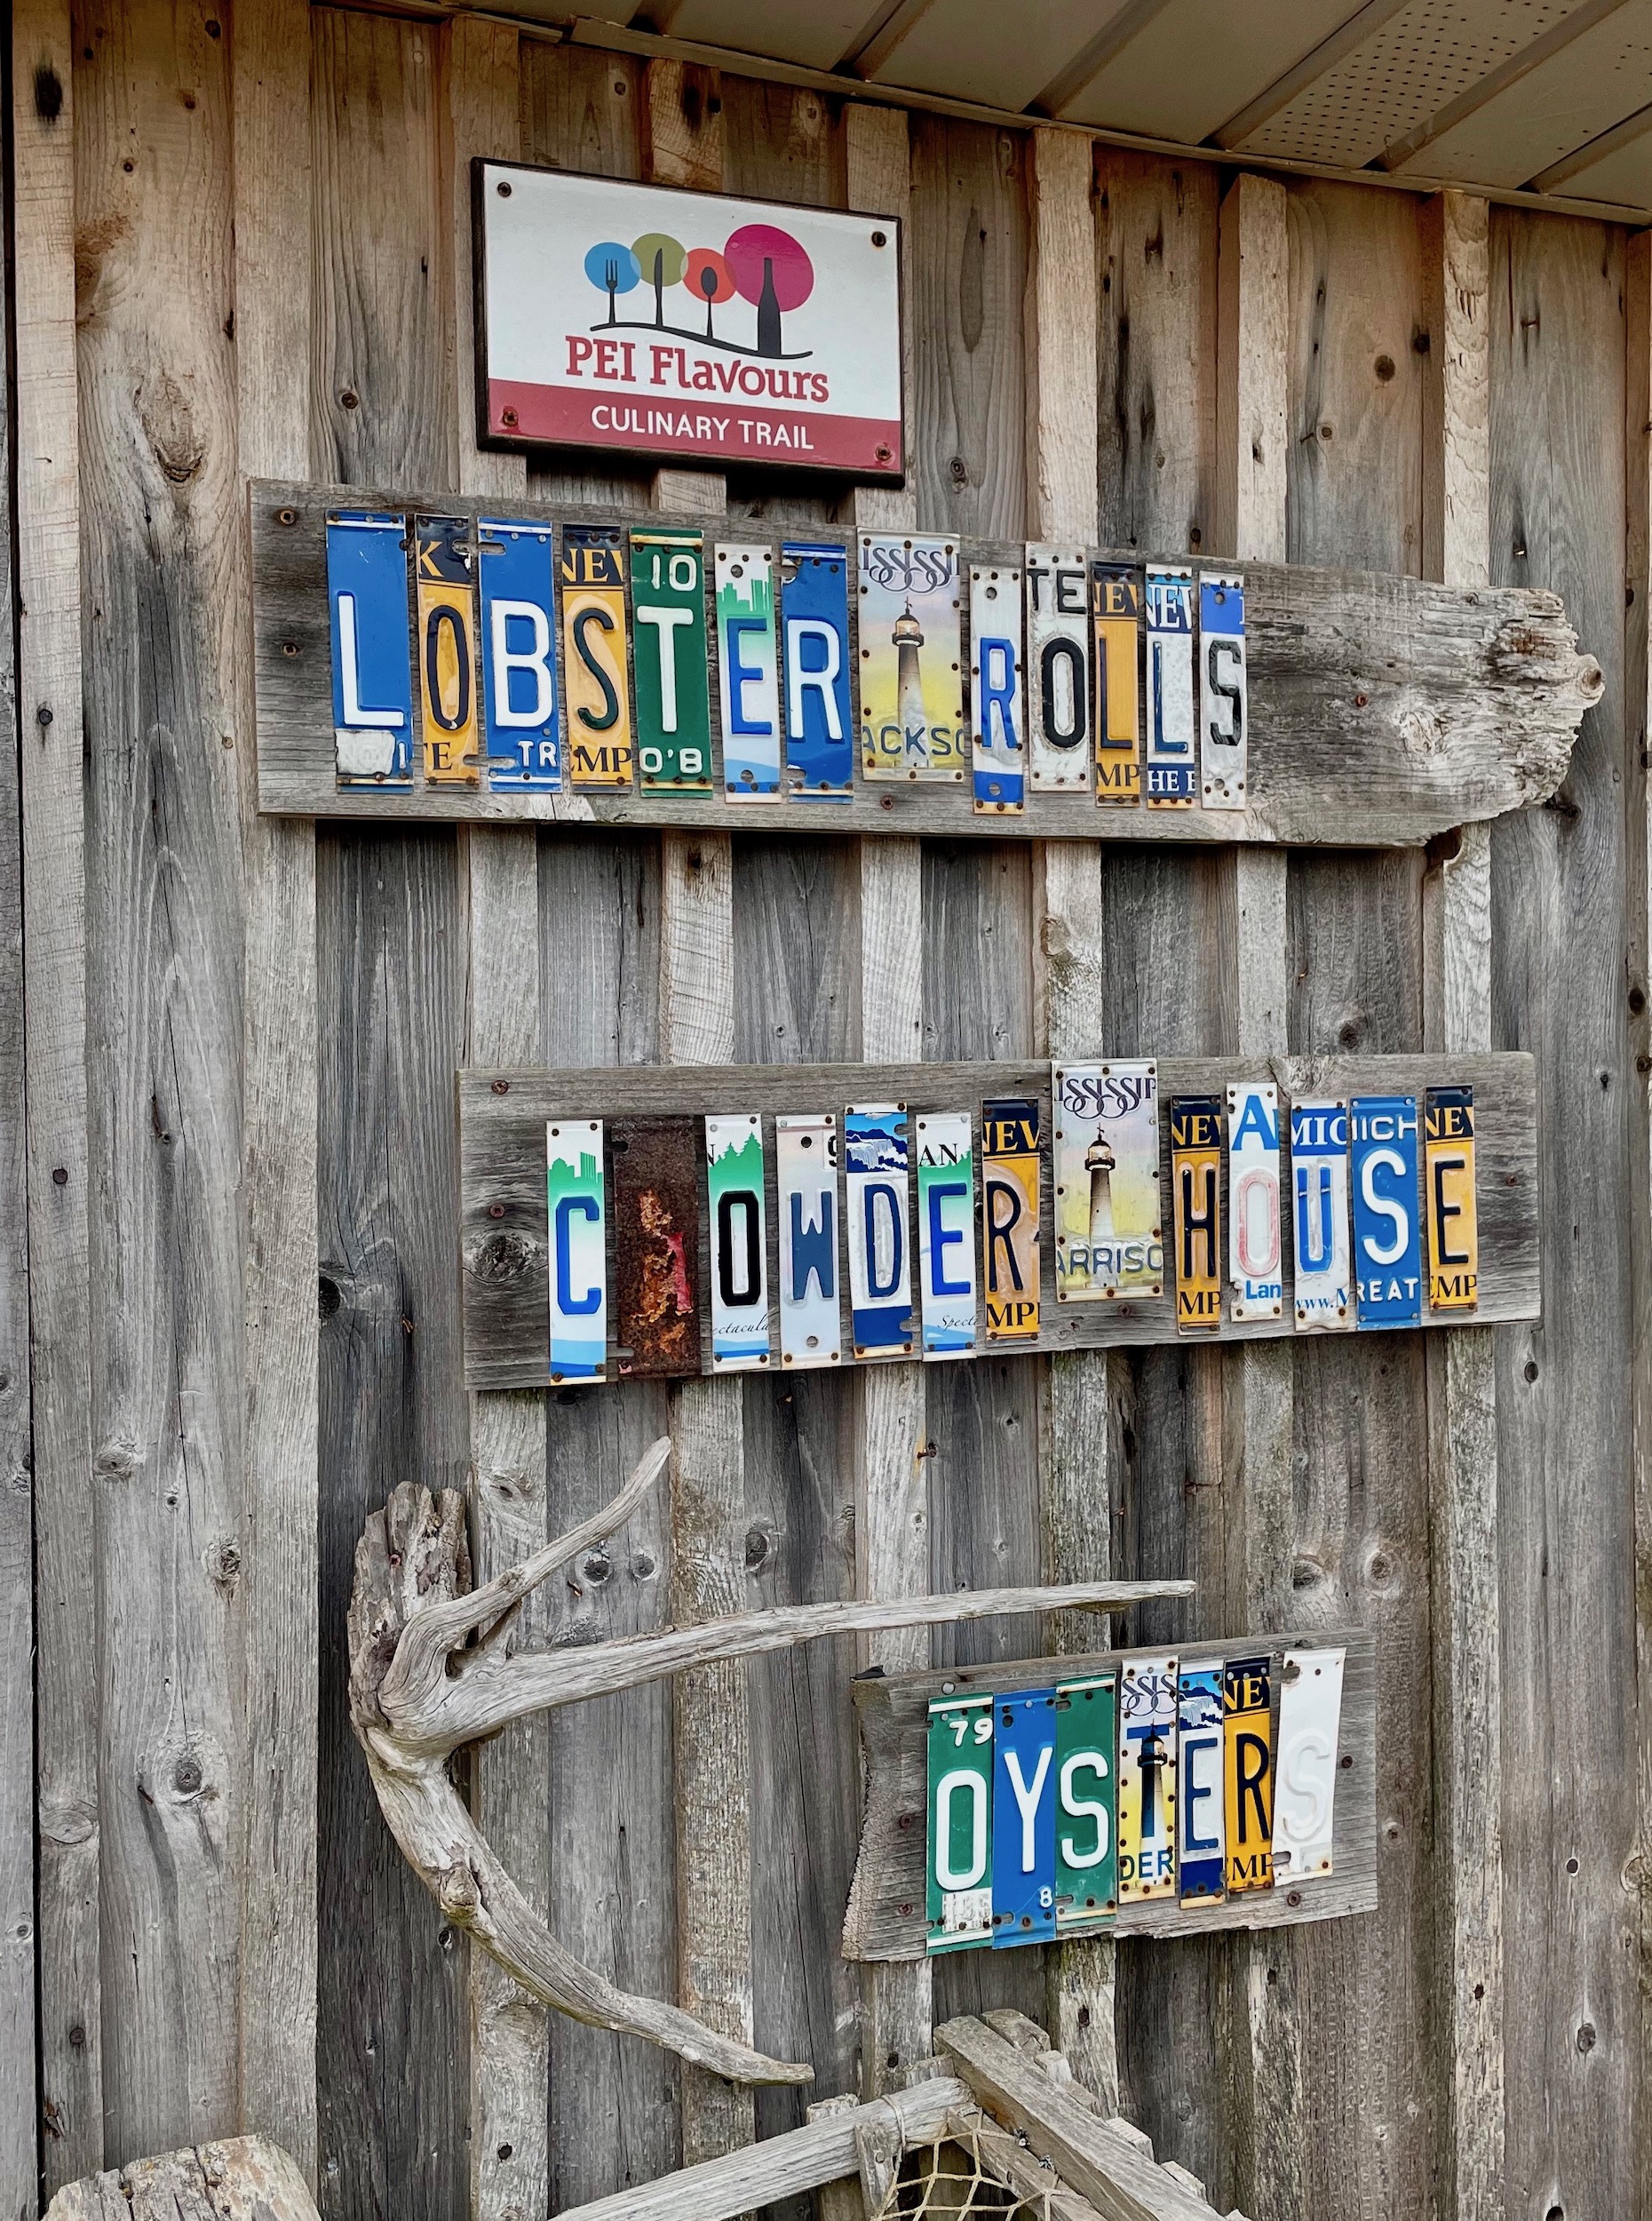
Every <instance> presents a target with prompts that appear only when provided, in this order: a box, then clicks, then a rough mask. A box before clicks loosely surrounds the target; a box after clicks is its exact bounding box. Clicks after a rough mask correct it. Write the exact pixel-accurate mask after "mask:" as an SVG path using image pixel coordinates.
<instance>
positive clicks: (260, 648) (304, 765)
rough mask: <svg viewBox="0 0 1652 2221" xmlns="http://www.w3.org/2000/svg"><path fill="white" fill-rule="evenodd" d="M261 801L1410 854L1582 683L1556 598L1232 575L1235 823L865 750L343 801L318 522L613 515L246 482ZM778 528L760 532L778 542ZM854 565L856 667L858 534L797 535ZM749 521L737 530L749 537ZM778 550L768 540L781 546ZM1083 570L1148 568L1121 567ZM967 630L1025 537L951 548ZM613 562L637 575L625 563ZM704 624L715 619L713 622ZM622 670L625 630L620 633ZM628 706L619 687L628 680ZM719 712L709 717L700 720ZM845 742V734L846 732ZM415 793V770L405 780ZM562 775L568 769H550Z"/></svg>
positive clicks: (1530, 753)
mask: <svg viewBox="0 0 1652 2221" xmlns="http://www.w3.org/2000/svg"><path fill="white" fill-rule="evenodd" d="M249 502H250V522H251V531H252V551H253V577H254V590H253V632H254V643H255V644H254V659H255V673H256V683H257V693H258V777H259V802H260V807H261V808H264V809H266V810H271V811H275V812H278V813H283V812H284V813H289V814H293V815H298V816H341V817H352V816H367V817H372V818H376V819H383V818H385V817H412V818H433V819H437V820H441V821H444V822H446V821H452V820H455V819H463V818H481V819H528V820H530V821H534V822H538V823H551V822H555V821H556V820H557V819H559V818H568V817H576V818H579V819H581V820H584V821H586V822H589V823H592V824H608V825H681V826H687V827H690V828H693V829H694V830H695V831H704V830H706V829H708V828H712V827H715V828H717V829H719V830H721V831H735V830H743V829H748V828H750V826H751V820H752V817H753V816H754V815H756V814H757V813H758V812H766V813H774V815H775V816H777V817H779V816H782V815H783V819H784V830H785V832H786V833H787V835H788V837H790V836H791V835H793V834H801V833H808V832H831V833H844V832H881V833H895V834H908V835H910V834H912V833H927V834H932V835H944V836H947V837H949V838H953V839H957V838H959V837H965V836H973V837H975V838H990V839H995V840H1001V839H1009V838H1013V839H1022V840H1060V839H1062V838H1066V839H1069V840H1078V839H1084V840H1132V841H1140V840H1175V841H1207V842H1216V843H1219V844H1222V845H1228V844H1231V843H1233V842H1235V841H1250V840H1275V841H1276V840H1312V841H1316V842H1320V843H1322V844H1323V843H1330V844H1332V845H1338V846H1345V847H1347V846H1352V847H1365V848H1370V847H1379V846H1384V845H1387V844H1392V843H1410V844H1413V845H1415V844H1420V843H1421V842H1423V841H1425V840H1428V839H1430V838H1431V837H1432V836H1433V835H1434V834H1435V833H1438V832H1444V831H1445V830H1447V828H1449V827H1450V826H1452V825H1457V824H1464V823H1465V822H1466V821H1467V820H1469V819H1472V818H1479V817H1487V816H1496V815H1497V813H1498V812H1500V811H1504V810H1509V809H1517V808H1521V805H1522V804H1524V803H1526V802H1528V801H1541V800H1544V799H1545V797H1546V796H1547V795H1548V794H1549V793H1551V792H1553V788H1554V787H1555V786H1556V785H1557V784H1559V781H1560V779H1561V777H1562V776H1564V772H1565V766H1566V760H1567V755H1568V752H1569V743H1570V736H1571V734H1572V732H1573V731H1574V730H1575V728H1576V723H1577V717H1578V715H1579V714H1580V713H1581V711H1582V708H1583V706H1584V704H1585V703H1586V702H1587V701H1589V700H1591V699H1592V697H1593V692H1594V681H1592V680H1585V681H1583V682H1581V683H1580V682H1579V681H1577V680H1576V679H1575V678H1574V676H1573V673H1574V668H1575V661H1576V659H1575V655H1574V641H1573V635H1572V633H1571V631H1570V628H1569V626H1568V625H1567V624H1566V621H1565V616H1564V612H1563V611H1562V610H1561V608H1560V605H1559V604H1558V602H1556V601H1554V600H1553V597H1552V596H1545V595H1542V594H1537V593H1513V592H1510V591H1506V590H1505V592H1504V593H1502V594H1500V595H1492V594H1489V593H1481V594H1477V595H1466V594H1459V593H1454V592H1453V591H1451V590H1450V589H1449V588H1447V587H1444V586H1437V585H1428V584H1426V583H1424V582H1423V581H1421V580H1418V579H1413V578H1406V577H1384V576H1381V575H1379V574H1377V573H1374V572H1372V573H1366V572H1357V571H1351V570H1350V571H1315V570H1310V569H1302V568H1298V567H1294V566H1290V567H1287V566H1283V565H1279V564H1268V563H1253V564H1247V565H1245V566H1244V576H1245V624H1246V653H1247V662H1248V668H1249V685H1250V720H1249V721H1250V755H1249V769H1248V774H1247V776H1248V781H1249V789H1248V791H1249V794H1250V798H1251V799H1250V803H1249V806H1248V807H1247V808H1245V809H1243V810H1209V809H1205V808H1197V807H1195V808H1192V809H1149V808H1147V807H1146V805H1145V803H1143V804H1141V805H1139V806H1138V807H1136V808H1128V809H1126V808H1105V809H1104V808H1098V807H1097V804H1096V801H1095V797H1094V795H1093V793H1086V794H1076V795H1071V796H1063V795H1050V794H1041V793H1035V792H1032V790H1031V788H1030V786H1029V790H1028V793H1027V802H1026V808H1024V809H1022V810H1020V811H1013V812H1010V813H1008V814H1006V815H1005V816H983V815H981V814H979V813H977V812H976V810H975V809H974V807H973V801H972V800H971V794H970V782H969V780H968V779H967V778H966V779H964V780H962V781H961V782H959V783H958V784H956V785H948V784H940V783H937V784H925V783H901V782H885V781H881V780H868V779H866V778H865V777H864V776H863V775H862V770H861V768H860V751H859V748H858V746H856V747H855V748H854V749H853V750H852V756H853V760H854V767H855V768H854V791H853V793H852V794H851V795H850V796H849V797H847V798H846V800H841V801H836V800H834V801H813V802H794V801H791V800H781V801H779V802H775V803H757V802H729V801H727V800H726V799H725V797H724V794H723V792H722V788H721V785H720V777H721V751H720V743H719V746H718V748H717V750H716V759H717V760H716V767H715V770H714V776H715V777H716V778H717V779H718V781H719V784H718V785H717V787H716V789H715V791H714V792H711V793H710V794H707V795H703V796H701V797H699V798H697V799H696V798H694V797H684V796H675V795H670V794H658V795H656V794H644V793H640V792H628V793H623V794H615V795H612V796H608V795H604V794H603V793H602V792H600V790H590V791H575V790H573V789H571V788H570V789H569V790H568V792H566V793H564V794H560V795H537V796H536V795H532V794H510V793H494V792H490V791H489V790H488V787H487V785H486V784H485V779H484V782H483V783H482V784H479V785H478V786H476V787H473V788H470V787H461V786H443V787H440V788H433V787H429V786H426V785H425V784H422V783H421V784H416V785H415V786H414V788H413V789H412V791H411V792H406V793H396V792H388V791H379V792H373V791H364V790H361V789H360V788H354V787H341V786H340V785H339V784H338V779H337V776H336V771H335V762H334V748H333V712H332V662H331V646H330V619H329V615H328V596H327V514H328V512H329V510H330V509H338V508H361V507H363V506H370V507H373V508H382V509H388V510H393V511H404V512H406V513H407V514H408V515H409V517H410V516H412V515H413V514H415V513H419V512H424V511H436V512H439V513H444V514H448V515H458V516H467V517H471V518H475V517H477V516H479V515H480V516H492V515H496V514H497V513H499V512H500V510H501V509H508V510H509V511H510V513H512V515H516V514H520V515H523V516H525V517H529V518H531V517H534V516H536V515H544V516H547V517H550V518H552V519H553V520H554V521H557V522H558V523H564V522H566V523H594V524H607V525H612V524H613V523H614V522H615V521H616V518H615V513H614V512H613V511H612V510H604V509H590V508H573V507H558V508H556V509H553V510H542V509H540V508H538V507H537V505H535V504H533V503H515V502H512V501H510V500H509V499H508V498H505V497H502V496H498V495H493V496H488V497H487V498H479V497H475V496H465V497H460V496H456V495H453V494H443V493H440V492H435V493H432V492H418V493H407V492H401V493H397V492H380V491H374V492H370V493H369V492H364V491H363V490H361V488H360V487H347V486H337V485H335V486H314V485H300V484H293V483H289V482H282V481H272V480H258V481H257V482H254V484H253V485H252V486H251V487H250V490H249ZM671 525H672V527H673V529H676V528H679V527H683V528H688V529H697V530H699V531H702V532H703V534H704V535H705V542H706V551H707V562H706V569H707V574H708V577H709V575H710V569H711V565H710V553H711V547H712V545H714V544H715V543H716V542H717V541H718V540H719V539H724V540H727V539H732V538H734V537H736V528H735V526H734V525H732V524H731V523H730V521H729V519H728V518H727V516H726V515H721V516H705V517H693V516H686V515H685V516H679V515H677V514H676V513H673V515H672V517H671ZM752 529H753V528H752V527H751V526H750V525H748V526H747V527H746V528H744V529H743V531H741V532H740V533H739V535H738V536H739V537H751V531H752ZM771 529H772V528H771ZM809 529H811V530H812V532H813V533H818V535H819V537H822V539H824V540H827V541H831V542H837V543H838V544H840V545H842V546H843V547H844V548H845V551H846V559H847V570H848V577H849V579H850V582H851V585H850V592H849V613H850V614H849V628H850V662H851V665H852V667H853V668H854V670H856V671H858V670H859V668H860V657H859V639H860V633H859V625H858V622H857V615H856V612H857V604H858V597H857V595H856V593H855V592H854V583H853V582H854V577H855V575H856V574H855V564H856V553H855V538H854V534H853V533H847V534H844V533H840V532H837V531H833V530H830V529H825V530H822V529H820V528H818V527H815V528H809ZM778 538H779V535H776V546H777V548H778ZM1090 554H1091V555H1092V557H1104V558H1107V559H1109V560H1112V561H1122V562H1130V563H1138V564H1139V563H1140V562H1141V561H1142V560H1143V557H1142V556H1141V554H1140V553H1135V552H1132V551H1130V550H1118V549H1106V548H1092V549H1091V550H1090ZM958 560H959V571H960V581H961V584H960V601H961V605H962V606H961V611H960V616H961V621H962V626H963V634H964V640H965V661H966V662H967V644H968V637H969V578H968V573H969V567H970V565H971V564H972V563H982V562H986V563H996V564H1005V565H1007V564H1019V563H1021V562H1022V561H1024V560H1025V547H1024V545H1023V544H1021V543H1016V542H1012V541H1008V540H996V539H995V540H985V539H980V540H965V541H963V542H962V543H961V545H960V547H959V555H958ZM627 567H629V566H627ZM713 614H714V613H713ZM627 632H628V649H627V654H628V659H629V667H631V668H634V647H635V641H634V638H631V634H632V633H633V632H634V628H632V627H631V626H629V625H628V627H627ZM707 642H708V648H709V649H710V653H711V702H712V704H713V705H714V708H715V705H716V702H717V699H718V676H717V670H718V666H717V652H716V651H717V639H716V625H715V623H714V622H713V623H711V624H708V626H707ZM557 661H558V691H559V698H560V705H561V717H562V730H563V732H564V734H566V732H567V729H568V720H567V712H566V701H565V698H563V697H565V695H566V673H565V671H564V669H563V658H562V656H561V651H560V641H559V642H558V658H557ZM633 698H634V686H633ZM717 721H718V720H717V719H716V717H715V714H714V716H713V724H714V725H716V723H717ZM857 732H858V728H857ZM415 776H416V779H417V778H418V777H419V774H418V773H417V769H416V774H415ZM565 776H566V774H565Z"/></svg>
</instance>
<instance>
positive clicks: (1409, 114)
mask: <svg viewBox="0 0 1652 2221" xmlns="http://www.w3.org/2000/svg"><path fill="white" fill-rule="evenodd" d="M1583 4H1584V0H1516V4H1513V5H1510V4H1508V0H1410V5H1409V6H1406V7H1403V8H1402V9H1401V10H1400V12H1398V13H1397V14H1394V15H1392V16H1390V18H1389V20H1387V21H1386V22H1385V23H1382V24H1381V25H1379V26H1378V28H1375V29H1374V30H1373V31H1372V33H1371V35H1370V36H1369V37H1368V38H1366V39H1365V40H1364V41H1363V42H1362V44H1360V45H1358V46H1356V47H1355V48H1354V51H1353V52H1351V53H1348V54H1346V55H1345V56H1344V57H1343V58H1342V59H1341V60H1338V61H1337V62H1335V63H1334V64H1333V66H1332V67H1331V68H1330V69H1329V70H1328V71H1327V72H1326V73H1325V74H1324V75H1323V76H1318V77H1315V78H1314V80H1313V82H1312V83H1311V84H1307V85H1306V86H1304V87H1303V88H1302V90H1301V91H1300V92H1298V93H1297V94H1296V96H1295V98H1294V99H1293V100H1291V101H1290V103H1289V104H1288V105H1287V106H1286V107H1283V108H1281V109H1280V110H1279V111H1278V112H1277V113H1276V114H1275V115H1270V116H1267V117H1266V118H1265V119H1260V120H1259V121H1258V122H1257V123H1255V124H1254V126H1253V128H1252V129H1251V130H1250V131H1248V132H1245V133H1244V134H1243V137H1240V138H1238V139H1232V138H1230V134H1229V133H1228V132H1227V131H1223V132H1222V133H1221V137H1222V139H1223V141H1224V143H1227V144H1237V145H1238V146H1241V147H1243V149H1244V151H1245V152H1246V153H1247V154H1270V155H1284V156H1287V157H1294V158H1296V159H1299V160H1302V161H1307V162H1329V163H1337V164H1338V165H1339V166H1342V167H1344V168H1346V169H1350V170H1358V169H1362V168H1363V166H1364V165H1365V164H1366V163H1370V162H1374V161H1376V159H1377V158H1378V155H1381V153H1382V152H1383V149H1384V148H1385V147H1390V146H1393V145H1394V143H1395V141H1396V140H1399V139H1402V138H1403V137H1405V136H1406V134H1408V133H1410V132H1413V131H1418V129H1420V128H1421V127H1422V126H1424V125H1425V124H1426V123H1427V122H1428V120H1429V119H1430V117H1432V116H1434V115H1437V114H1438V113H1439V112H1440V110H1441V109H1442V108H1443V107H1446V106H1447V104H1448V103H1449V102H1450V101H1453V100H1457V99H1459V98H1460V97H1461V96H1462V95H1463V94H1465V93H1466V92H1470V91H1471V90H1472V89H1473V87H1474V86H1475V85H1477V84H1479V83H1480V82H1481V79H1482V78H1484V77H1486V76H1489V74H1490V72H1491V71H1492V70H1494V69H1496V68H1499V67H1500V66H1501V65H1502V64H1503V63H1504V62H1505V61H1507V60H1509V59H1510V58H1511V57H1512V56H1513V55H1514V54H1517V53H1518V52H1520V51H1521V48H1522V47H1525V46H1528V45H1529V44H1531V43H1532V42H1533V41H1534V40H1536V39H1538V38H1540V37H1541V36H1543V34H1544V33H1545V31H1547V30H1550V29H1552V28H1553V27H1554V26H1555V25H1556V24H1557V23H1560V22H1561V21H1563V20H1565V18H1566V17H1568V16H1569V15H1572V14H1575V13H1576V12H1577V9H1578V8H1579V7H1580V6H1581V5H1583ZM1527 174H1528V175H1529V172H1528V173H1527ZM1517 182H1521V183H1523V182H1524V179H1520V180H1517Z"/></svg>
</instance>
